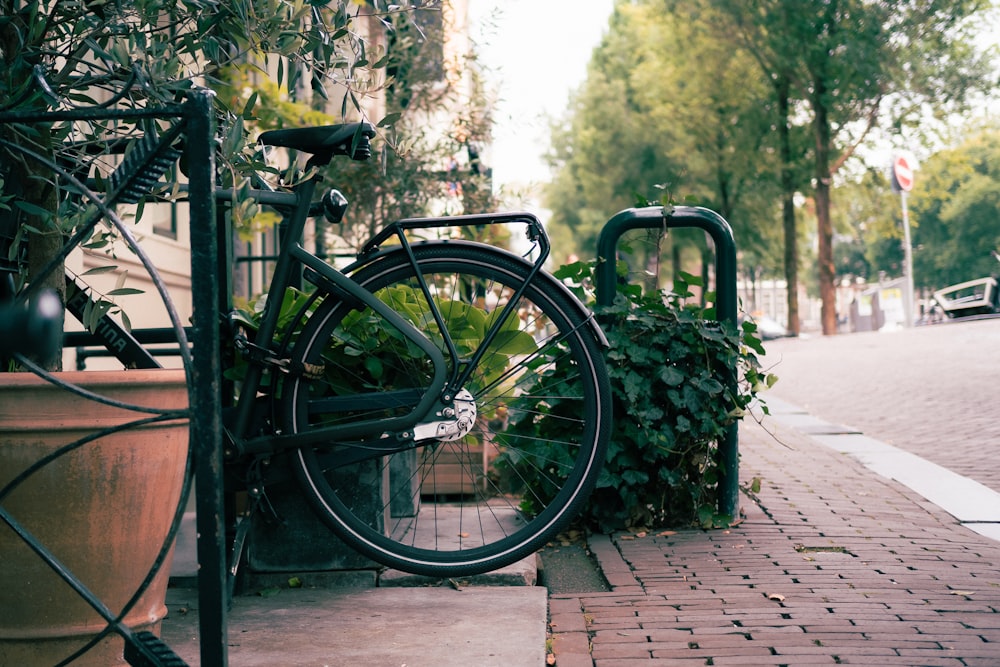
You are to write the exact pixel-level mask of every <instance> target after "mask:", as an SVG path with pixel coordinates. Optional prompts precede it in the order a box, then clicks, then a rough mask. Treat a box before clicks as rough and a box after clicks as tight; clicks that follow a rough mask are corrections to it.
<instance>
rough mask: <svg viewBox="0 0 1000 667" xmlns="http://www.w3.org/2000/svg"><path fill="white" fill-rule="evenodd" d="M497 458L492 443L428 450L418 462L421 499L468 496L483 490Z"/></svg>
mask: <svg viewBox="0 0 1000 667" xmlns="http://www.w3.org/2000/svg"><path fill="white" fill-rule="evenodd" d="M496 455H497V447H496V445H494V444H493V443H492V442H490V443H486V444H485V445H484V444H482V443H469V442H447V443H441V444H440V445H438V446H437V447H435V448H434V449H430V448H428V449H427V450H425V451H424V453H423V457H422V460H421V462H420V478H421V480H423V483H422V486H421V495H423V496H442V495H444V496H469V495H473V494H475V493H477V492H482V491H484V490H486V488H487V478H488V475H489V470H490V466H491V464H492V463H493V459H494V458H496Z"/></svg>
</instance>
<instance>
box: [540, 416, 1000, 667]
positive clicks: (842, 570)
mask: <svg viewBox="0 0 1000 667" xmlns="http://www.w3.org/2000/svg"><path fill="white" fill-rule="evenodd" d="M776 403H777V404H778V405H777V406H775V405H771V410H772V412H773V413H774V415H773V416H771V417H768V418H766V419H765V421H764V425H763V427H762V426H761V425H758V424H756V423H754V422H752V421H751V422H750V423H748V424H745V425H743V426H742V427H741V429H740V451H741V473H740V474H741V479H742V480H743V482H744V483H747V482H748V481H749V480H751V479H752V478H754V477H760V479H761V481H762V484H761V490H760V493H759V494H758V497H757V498H756V502H754V501H753V500H750V499H748V498H747V497H746V496H743V497H742V498H741V503H742V508H743V510H744V512H745V514H746V518H745V520H744V521H743V522H742V523H741V524H740V525H738V526H736V527H734V528H732V529H729V530H719V531H708V532H704V531H681V532H677V533H670V532H662V533H660V534H655V533H653V534H650V535H646V536H639V535H614V536H611V537H606V536H596V537H594V538H593V539H592V540H591V549H592V551H593V552H594V553H595V555H596V557H597V558H598V560H599V562H600V565H601V567H602V569H603V570H604V573H605V576H606V577H607V579H608V582H609V583H610V584H611V586H612V591H611V592H609V593H596V594H592V595H591V594H573V595H553V596H551V598H550V600H549V613H550V623H551V632H552V644H553V647H554V652H555V656H556V660H557V662H556V664H557V665H558V667H638V666H642V667H646V666H654V665H835V664H856V665H875V664H878V665H922V666H923V665H927V666H935V665H940V666H948V667H952V666H955V667H958V666H963V665H983V666H991V667H992V666H996V665H1000V614H998V613H997V612H998V611H1000V542H996V541H994V540H992V539H989V538H988V537H984V536H982V535H980V534H977V533H975V532H973V531H972V530H970V529H969V528H966V527H965V526H962V525H961V524H959V523H958V521H957V520H956V519H955V518H954V517H953V516H951V515H950V514H948V513H946V512H945V511H943V510H941V509H940V508H939V507H938V506H937V505H934V504H932V503H930V502H928V501H927V500H925V499H924V497H923V496H921V495H919V494H918V493H916V492H914V491H912V490H911V489H910V488H908V487H906V486H904V485H902V484H900V483H898V482H896V481H893V480H891V479H888V478H886V477H883V476H881V475H879V474H878V473H876V472H874V471H872V470H870V469H869V468H866V467H865V466H864V465H862V463H860V462H858V461H857V459H856V458H854V457H853V456H851V455H850V454H849V453H846V452H844V451H837V450H835V449H833V448H831V447H830V446H827V445H824V444H821V443H820V441H819V440H818V439H816V438H817V437H820V434H825V435H830V434H833V433H847V434H850V432H851V431H850V429H844V428H838V427H837V426H836V425H826V426H828V427H829V428H823V425H822V424H818V423H816V422H815V420H812V421H811V422H810V420H809V419H808V416H807V415H803V414H796V413H795V409H794V407H793V406H787V405H784V404H781V403H780V402H776ZM803 423H808V426H807V427H803V426H802V424H803ZM765 429H766V430H765ZM768 432H771V433H773V434H774V435H773V436H772V435H770V434H769V433H768ZM942 446H946V443H942Z"/></svg>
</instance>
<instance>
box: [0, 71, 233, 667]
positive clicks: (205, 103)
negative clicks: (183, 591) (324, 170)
mask: <svg viewBox="0 0 1000 667" xmlns="http://www.w3.org/2000/svg"><path fill="white" fill-rule="evenodd" d="M144 118H155V119H160V120H166V121H169V122H171V123H173V126H174V127H179V128H181V131H182V133H183V135H184V137H185V141H184V147H185V148H184V151H185V153H186V158H187V159H186V161H187V166H188V174H187V175H188V181H189V211H190V226H191V232H190V234H191V284H192V294H193V323H192V326H191V327H189V328H188V329H187V331H185V327H184V326H182V325H181V321H180V318H179V317H178V315H177V312H176V310H175V309H174V308H173V305H172V303H171V302H170V299H169V296H168V295H167V292H166V287H165V285H164V283H163V281H162V280H161V278H160V277H159V275H158V273H157V272H156V269H155V267H154V266H153V264H152V262H151V261H150V260H149V258H148V257H147V256H146V255H145V253H144V252H142V250H141V248H140V247H139V244H138V243H137V241H136V240H135V237H134V236H133V235H132V234H131V232H128V231H124V233H123V234H122V236H123V238H124V239H125V240H126V242H127V243H128V244H129V245H130V247H131V248H132V250H133V251H134V252H135V253H136V255H137V256H138V257H139V259H140V261H141V262H142V264H143V265H144V266H145V268H146V270H147V272H148V273H149V276H150V279H151V280H152V282H153V283H154V285H155V286H156V288H157V290H158V291H159V292H160V294H161V296H162V298H163V301H164V305H165V307H166V309H167V311H168V314H169V315H170V319H171V322H172V324H173V331H174V334H175V336H176V338H175V340H177V341H178V342H179V343H181V345H180V347H179V353H180V355H181V357H182V359H183V363H184V368H185V373H186V379H187V388H188V399H189V400H188V403H189V405H190V406H197V409H190V408H189V409H188V410H187V411H186V416H187V417H188V419H189V432H190V439H189V443H190V444H189V447H190V454H189V467H193V468H194V470H195V471H196V473H195V475H194V480H193V485H194V487H195V491H196V509H197V519H196V520H197V530H198V541H197V550H198V563H199V574H198V591H199V622H200V627H199V634H200V639H201V641H200V651H201V664H203V665H218V666H221V667H224V666H225V665H226V664H228V656H227V636H226V633H227V629H226V615H227V599H226V576H227V573H226V553H225V552H226V544H225V525H224V504H223V502H224V499H223V484H222V463H223V447H222V432H223V429H222V423H221V414H222V409H221V407H222V405H221V400H222V397H221V385H220V383H221V362H220V359H219V354H220V353H219V327H218V319H217V313H218V312H219V308H220V307H227V304H228V298H229V295H228V293H223V291H222V290H220V288H219V286H220V275H219V272H220V271H221V270H225V269H228V264H226V263H223V262H220V261H219V257H218V254H217V251H218V248H219V244H220V234H224V231H223V230H220V229H218V225H217V224H216V216H215V208H216V205H215V199H214V196H213V189H214V184H215V181H214V174H215V155H214V153H213V146H214V137H215V117H214V110H213V102H212V93H211V92H210V91H207V90H196V91H193V92H191V93H190V94H189V96H188V98H187V100H186V101H185V102H183V103H181V104H177V105H170V106H165V107H156V108H147V109H127V110H118V109H106V108H81V109H70V110H64V111H47V112H46V111H13V112H2V113H0V124H7V123H18V124H26V125H30V124H52V123H60V122H61V123H73V122H87V121H105V120H122V121H137V120H139V119H144ZM7 148H8V149H11V150H16V149H17V147H14V146H11V145H8V146H7ZM176 157H178V155H175V154H174V153H172V152H170V151H165V152H163V153H161V154H160V156H158V158H157V159H163V160H168V161H171V162H172V161H173V160H174V159H176ZM32 159H34V158H32ZM48 166H49V167H50V168H51V169H52V170H53V172H54V173H60V174H62V175H64V176H66V177H69V178H73V176H72V174H70V173H69V172H67V171H65V170H64V169H63V168H62V167H61V166H59V165H55V164H51V165H48ZM126 176H127V175H126ZM77 184H78V186H79V189H80V190H85V187H84V186H83V185H82V184H80V183H79V182H77ZM126 190H128V187H126V186H123V187H122V188H121V191H126ZM117 194H118V195H120V193H117ZM130 197H132V195H130V194H128V193H126V196H119V199H118V201H120V202H126V201H128V200H129V198H130ZM89 203H91V204H94V205H96V207H97V209H98V215H97V218H95V219H94V220H93V221H92V223H91V224H93V223H96V221H97V219H100V218H101V217H104V218H107V219H112V220H117V218H116V216H115V214H114V213H113V211H112V210H111V208H110V207H111V205H112V204H114V203H116V202H115V201H110V200H109V201H103V202H102V201H100V200H98V199H91V200H90V202H89ZM118 222H120V221H118ZM116 224H117V223H116ZM119 231H122V228H119ZM85 236H86V234H84V235H82V236H81V235H76V236H74V237H73V238H72V239H71V240H70V242H69V243H68V246H72V247H75V246H77V245H79V244H80V243H81V241H82V240H83V238H84V237H85ZM72 247H67V248H65V249H64V250H63V257H65V256H66V255H67V254H68V253H69V252H70V251H71V250H72V249H73V248H72ZM222 312H227V311H226V310H223V311H222ZM195 361H196V362H197V363H195ZM37 372H38V374H44V371H41V370H40V369H38V371H37ZM70 446H72V445H70ZM191 485H192V480H191V478H190V476H188V477H187V478H186V480H185V484H184V489H183V491H182V493H181V500H180V502H179V505H178V508H177V511H176V513H175V518H174V521H173V523H172V526H171V529H170V533H169V535H168V537H167V540H166V543H165V546H164V550H163V551H162V552H161V557H160V558H158V559H157V562H156V563H154V565H153V569H152V570H151V571H150V574H149V575H148V576H147V579H146V581H145V582H144V583H143V584H142V585H141V586H140V589H139V591H137V592H136V596H135V597H134V598H133V601H134V600H135V599H136V598H138V597H139V594H140V593H141V591H142V590H143V588H144V587H145V586H148V583H149V581H150V580H151V578H152V576H153V575H154V574H155V572H156V569H157V568H158V567H160V566H161V565H162V563H163V561H164V560H165V553H166V550H167V549H168V548H169V545H170V544H172V543H173V541H174V538H175V537H176V534H177V531H178V530H179V527H180V519H181V518H182V516H183V510H184V506H185V505H186V502H187V497H188V493H189V491H190V488H191ZM0 521H3V522H4V523H6V524H7V525H8V526H9V527H10V528H11V529H12V530H14V532H15V533H17V534H18V535H19V536H20V538H21V539H22V540H23V541H24V542H25V543H26V544H27V545H28V546H29V548H31V549H32V550H33V551H34V552H35V553H36V554H38V555H39V557H40V558H42V559H43V560H44V561H45V562H46V563H47V564H48V565H49V567H51V568H52V569H53V570H54V571H56V573H57V574H58V575H59V576H60V577H61V578H63V580H64V581H66V583H68V584H69V585H70V587H71V588H73V589H74V590H75V591H76V592H77V593H78V594H79V595H80V596H81V597H83V598H84V599H85V600H87V602H88V603H89V604H90V606H91V607H93V608H94V609H95V610H96V611H97V612H98V613H99V614H100V615H101V616H102V617H103V618H104V619H105V621H106V622H107V626H106V628H105V629H104V631H103V632H102V633H100V635H101V636H105V635H108V634H110V633H112V632H113V633H117V634H119V635H120V636H122V637H123V638H124V640H125V646H126V649H125V650H126V656H127V658H128V660H129V662H131V663H132V664H133V665H145V666H168V665H169V666H175V665H183V661H181V660H179V658H177V657H176V656H175V655H174V654H173V652H172V651H170V650H169V647H167V646H166V645H165V644H163V642H162V641H160V640H159V639H157V638H156V637H154V636H152V635H151V634H149V633H146V632H133V631H132V630H130V629H129V628H128V627H127V626H126V625H125V624H124V622H123V618H124V615H125V613H126V612H125V611H122V612H121V613H115V612H113V611H111V610H109V609H107V607H106V606H105V605H104V604H103V603H102V601H101V600H99V599H97V598H96V596H94V595H93V594H92V593H91V592H90V591H88V590H87V588H86V587H85V586H84V585H83V584H82V583H81V582H80V581H79V580H78V579H77V578H76V577H75V576H74V575H73V573H72V572H70V571H68V570H66V569H65V568H61V567H60V564H59V562H58V560H57V559H56V558H55V557H54V556H53V555H52V554H51V553H50V552H49V550H48V549H46V547H45V545H44V544H40V543H39V541H38V540H37V539H35V537H34V536H33V535H31V534H30V532H29V531H27V530H24V529H23V527H20V526H19V524H18V522H17V519H16V518H15V517H13V516H11V514H10V513H9V512H7V511H6V510H5V509H4V508H3V506H2V504H0ZM95 641H96V640H95ZM93 643H94V642H91V644H93ZM88 646H89V645H88Z"/></svg>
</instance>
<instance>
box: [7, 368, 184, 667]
mask: <svg viewBox="0 0 1000 667" xmlns="http://www.w3.org/2000/svg"><path fill="white" fill-rule="evenodd" d="M60 377H61V378H62V379H65V380H67V381H69V382H71V383H73V384H77V385H80V386H82V387H84V388H87V389H89V390H91V391H93V392H95V393H97V394H100V395H102V396H107V397H110V398H114V399H117V400H120V401H124V402H128V403H132V404H136V405H143V406H151V407H156V408H185V407H186V406H187V402H188V398H187V389H186V385H185V380H184V373H183V371H174V370H154V371H137V370H131V371H110V372H103V371H84V372H67V373H61V374H60ZM144 416H148V415H144V414H141V413H136V412H128V411H125V410H122V409H120V408H115V407H110V406H105V405H102V404H99V403H95V402H92V401H89V400H86V399H84V398H81V397H78V396H76V395H74V394H71V393H69V392H67V391H64V390H62V389H59V388H56V387H54V386H52V385H50V384H48V383H46V382H44V381H42V380H41V379H39V378H37V377H35V376H34V375H31V374H28V373H3V374H0V494H2V493H3V491H2V489H3V487H5V486H6V485H7V484H8V483H9V482H10V481H11V480H12V479H13V478H14V477H15V476H17V475H18V474H19V473H20V472H21V471H23V470H24V469H25V468H27V467H28V466H30V465H32V464H33V463H35V462H36V461H38V460H39V459H41V458H42V457H44V456H46V455H47V454H48V453H50V452H52V451H53V450H55V449H58V448H59V447H61V446H63V445H66V444H68V443H70V442H74V441H76V440H78V439H80V438H83V437H85V436H87V435H89V434H91V433H93V431H94V430H97V429H102V428H107V427H109V426H113V425H116V424H120V423H123V422H128V421H134V420H136V419H140V418H142V417H144ZM187 455H188V423H187V420H175V421H171V422H166V423H162V424H156V425H154V426H148V427H143V428H141V429H129V430H127V431H123V432H118V433H115V434H113V435H110V436H105V437H102V438H100V439H98V440H96V441H93V442H90V443H87V444H85V445H83V446H82V447H80V448H78V449H76V450H74V451H73V452H71V453H69V454H67V455H64V456H61V457H60V458H58V459H56V460H55V461H54V462H52V463H50V464H48V465H46V466H45V467H44V468H42V469H41V470H39V471H38V472H36V473H35V474H33V475H31V476H30V477H29V478H28V479H27V480H26V481H24V483H22V484H20V485H18V486H17V487H16V488H14V489H13V490H12V491H11V492H10V493H9V495H7V496H6V497H2V498H0V505H2V506H3V508H4V510H5V511H7V512H9V513H10V514H11V515H12V516H13V517H14V519H16V520H17V521H18V522H19V523H20V524H21V525H23V526H24V527H25V528H27V530H29V531H30V532H31V533H32V534H33V535H34V536H35V537H36V538H38V539H39V541H40V542H41V543H42V544H43V545H45V546H46V547H47V548H48V549H49V550H51V551H52V552H53V554H54V555H55V556H56V558H58V559H59V560H60V561H62V563H64V564H65V565H66V566H67V567H68V569H69V570H70V571H71V572H73V574H74V575H75V576H76V578H77V579H79V580H80V581H81V582H82V583H83V584H84V585H85V586H86V587H87V588H89V589H90V590H91V591H93V592H94V593H95V594H96V595H97V596H98V597H99V598H100V599H101V601H102V602H103V603H104V604H105V605H106V606H107V607H108V608H109V609H110V610H111V611H112V613H114V614H117V613H119V612H120V611H121V609H122V608H123V607H124V605H125V604H126V602H127V601H128V600H129V599H130V598H131V597H132V596H133V595H134V594H135V592H136V590H137V589H138V588H139V586H140V584H141V582H142V581H143V579H145V577H146V576H147V574H148V572H149V571H150V568H151V566H152V565H153V563H154V561H155V558H156V556H157V554H158V553H159V551H160V550H161V548H162V546H163V544H164V542H165V540H166V537H167V534H168V530H169V527H170V523H171V520H172V518H173V515H174V513H175V511H176V509H177V504H178V501H179V499H180V493H181V490H182V485H183V481H184V471H185V467H186V461H187ZM171 557H172V554H171ZM0 563H2V567H0V664H2V665H53V664H56V663H58V662H60V661H61V660H64V659H65V658H67V657H68V656H69V655H71V654H72V653H73V652H74V651H76V650H77V649H79V648H80V647H82V646H83V645H84V644H86V643H87V641H89V640H90V639H91V638H92V637H93V636H94V635H95V634H96V633H97V632H100V631H101V630H103V629H104V627H105V621H104V620H103V619H102V618H101V617H100V616H99V615H98V614H97V613H96V612H95V611H94V610H93V609H92V608H91V607H90V605H88V604H87V603H86V602H85V601H84V600H83V599H82V598H81V597H80V596H79V595H77V593H76V592H75V591H73V590H72V589H71V588H70V587H69V586H68V585H67V584H66V583H65V582H64V581H62V579H60V578H59V577H58V576H57V575H56V574H55V573H54V572H53V571H52V570H51V569H50V568H49V567H48V566H47V565H46V564H45V563H44V562H43V561H42V560H41V559H40V558H39V557H38V556H37V555H36V554H35V553H34V552H33V551H31V550H30V549H29V548H28V546H27V545H26V544H25V543H24V541H23V540H21V539H20V538H19V537H18V536H17V535H16V534H15V533H14V531H13V530H12V529H11V528H10V527H9V526H8V525H7V524H6V523H3V522H0ZM169 576H170V558H168V559H167V562H166V563H165V564H164V566H163V567H162V568H161V569H160V570H159V572H158V573H157V576H156V578H155V579H154V580H153V583H152V585H151V586H150V587H149V588H148V589H147V590H146V592H145V594H144V595H143V597H142V598H141V599H140V600H139V602H138V604H136V605H135V606H134V607H133V608H132V610H131V612H130V613H129V614H128V615H127V616H126V619H125V620H126V624H127V625H129V626H130V627H132V628H134V629H137V630H151V631H153V632H154V633H158V632H159V625H160V621H161V619H162V618H163V617H164V616H165V615H166V606H165V605H164V599H165V596H166V588H167V582H168V579H169ZM123 645H124V643H123V640H122V639H121V638H120V637H119V636H118V635H117V634H112V635H110V636H109V637H106V638H105V639H103V640H102V641H101V643H100V644H98V645H97V646H96V647H94V648H92V649H91V650H89V651H88V652H87V653H86V654H85V655H84V657H83V658H81V659H80V660H78V661H75V662H74V663H73V664H74V665H100V666H101V667H106V666H107V665H116V664H125V663H124V660H123V658H122V649H123Z"/></svg>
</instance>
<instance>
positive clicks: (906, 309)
mask: <svg viewBox="0 0 1000 667" xmlns="http://www.w3.org/2000/svg"><path fill="white" fill-rule="evenodd" d="M910 162H911V161H910V160H908V159H907V158H906V157H904V156H902V155H900V156H897V157H896V159H895V160H893V161H892V189H893V191H894V192H898V193H899V199H900V201H901V202H902V205H903V265H904V266H903V271H904V272H905V274H906V293H905V294H904V295H903V297H904V298H903V316H904V317H905V318H906V322H905V323H904V326H906V327H907V328H909V327H912V326H913V324H914V320H915V318H914V316H913V310H914V309H913V306H914V305H915V304H916V289H915V288H914V286H913V244H912V243H911V242H910V214H909V211H908V210H907V208H906V194H907V193H908V192H909V191H910V190H911V189H912V188H913V165H911V164H910Z"/></svg>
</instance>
